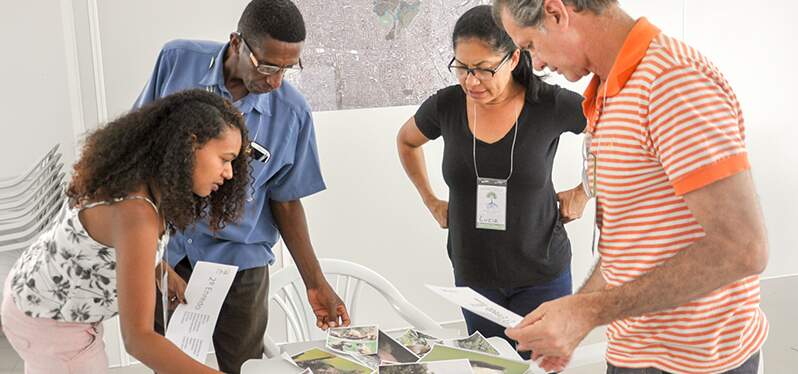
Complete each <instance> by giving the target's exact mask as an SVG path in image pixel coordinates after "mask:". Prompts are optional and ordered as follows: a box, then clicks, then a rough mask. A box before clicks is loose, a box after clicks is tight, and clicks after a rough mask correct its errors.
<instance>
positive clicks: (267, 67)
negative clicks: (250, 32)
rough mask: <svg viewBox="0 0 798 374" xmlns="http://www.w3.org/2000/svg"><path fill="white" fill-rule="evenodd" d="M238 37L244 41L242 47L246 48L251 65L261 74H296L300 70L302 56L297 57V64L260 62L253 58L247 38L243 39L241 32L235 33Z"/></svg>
mask: <svg viewBox="0 0 798 374" xmlns="http://www.w3.org/2000/svg"><path fill="white" fill-rule="evenodd" d="M237 34H238V37H239V38H241V41H242V42H243V43H244V47H246V48H247V50H248V51H249V60H250V61H251V62H252V65H253V66H254V67H255V70H257V72H258V73H260V74H262V75H276V74H280V73H284V74H287V75H291V74H298V73H299V72H301V71H302V69H303V67H302V58H300V59H299V64H298V66H297V65H289V66H277V65H271V64H261V63H260V61H258V59H257V58H255V54H254V53H252V47H250V46H249V43H247V40H246V39H244V36H243V35H241V33H237Z"/></svg>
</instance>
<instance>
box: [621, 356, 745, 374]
mask: <svg viewBox="0 0 798 374" xmlns="http://www.w3.org/2000/svg"><path fill="white" fill-rule="evenodd" d="M758 370H759V352H757V353H754V354H753V355H751V357H749V358H748V360H746V361H745V362H743V364H742V365H740V366H739V367H737V368H735V369H731V370H729V371H724V372H723V373H724V374H756V373H757V371H758ZM667 373H668V372H667V371H662V370H659V369H654V368H641V369H627V368H619V367H616V366H612V365H611V364H609V363H608V364H607V374H667Z"/></svg>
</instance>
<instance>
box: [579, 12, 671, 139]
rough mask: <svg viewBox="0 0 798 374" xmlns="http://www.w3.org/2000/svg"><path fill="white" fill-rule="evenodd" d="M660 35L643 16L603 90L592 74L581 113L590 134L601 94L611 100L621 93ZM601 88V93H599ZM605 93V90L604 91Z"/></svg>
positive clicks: (611, 70)
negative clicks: (585, 119) (652, 43)
mask: <svg viewBox="0 0 798 374" xmlns="http://www.w3.org/2000/svg"><path fill="white" fill-rule="evenodd" d="M659 34H660V30H659V28H657V26H654V25H653V24H652V23H651V22H649V21H648V20H647V19H646V18H645V17H642V18H640V19H639V20H637V22H636V23H635V25H634V27H633V28H632V30H631V31H630V32H629V35H627V36H626V40H624V42H623V46H622V47H621V51H620V52H619V53H618V56H616V57H615V62H614V63H613V64H612V68H611V69H610V73H609V75H608V76H607V81H606V82H605V84H606V87H604V86H602V85H601V78H599V76H597V75H595V74H593V79H592V80H591V81H590V84H589V85H588V86H587V89H585V94H584V97H585V100H584V101H583V102H582V110H583V111H584V114H585V118H587V119H588V129H587V130H588V131H592V130H593V127H594V126H595V123H596V120H597V119H598V118H596V117H597V115H598V112H597V107H596V106H597V105H598V102H599V100H601V101H603V100H604V99H605V97H604V93H605V92H606V95H607V96H608V97H612V96H615V95H617V94H618V93H619V92H621V89H623V87H624V86H626V82H628V81H629V78H631V77H632V73H634V71H635V70H636V69H637V65H639V64H640V61H642V60H643V57H645V56H646V52H647V51H648V47H649V45H650V44H651V41H652V40H654V38H655V37H656V36H657V35H659ZM599 88H601V90H599ZM605 90H606V91H605Z"/></svg>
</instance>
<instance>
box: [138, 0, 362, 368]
mask: <svg viewBox="0 0 798 374" xmlns="http://www.w3.org/2000/svg"><path fill="white" fill-rule="evenodd" d="M304 40H305V25H304V21H303V19H302V15H301V13H300V12H299V9H297V7H296V6H295V5H294V4H293V3H292V2H291V1H290V0H254V1H252V2H251V3H249V5H247V7H246V9H245V10H244V13H243V14H242V15H241V19H240V20H239V23H238V31H237V32H234V33H232V34H231V35H230V41H229V42H228V43H226V44H222V43H216V42H208V41H189V40H175V41H171V42H169V43H167V44H166V45H165V46H164V47H163V49H162V50H161V53H160V55H159V56H158V61H157V62H156V65H155V69H154V71H153V74H152V77H151V78H150V81H149V82H148V83H147V86H146V87H145V88H144V91H143V92H142V93H141V95H140V96H139V98H138V100H137V101H136V104H135V106H136V107H140V106H142V105H144V104H146V103H148V102H150V101H153V100H155V99H157V98H159V97H162V96H166V95H168V94H171V93H173V92H176V91H181V90H185V89H190V88H198V87H199V88H204V89H207V90H209V91H211V92H215V93H218V94H219V95H222V96H223V97H224V98H226V99H228V100H230V101H231V102H233V103H234V104H235V106H236V107H237V108H238V109H239V110H240V111H241V112H242V113H243V115H244V119H245V121H246V124H247V127H248V129H249V134H250V136H251V140H252V144H251V147H252V152H253V154H254V157H253V159H252V161H251V162H250V165H251V169H252V178H253V180H252V188H251V190H250V196H249V197H248V199H247V203H246V208H245V213H244V216H243V217H242V218H241V220H240V222H239V223H238V224H236V225H232V226H228V227H225V228H224V229H223V230H221V231H219V232H211V231H210V229H209V228H208V225H207V224H206V223H198V224H197V225H195V226H194V227H191V228H189V229H187V230H185V231H184V232H180V233H178V234H177V235H175V236H173V237H172V239H171V241H170V243H169V247H168V261H169V264H170V265H171V266H173V267H174V268H175V271H176V272H177V273H178V274H179V275H180V276H181V277H182V278H183V279H189V277H190V276H191V269H192V268H193V266H194V265H195V264H196V262H197V261H210V262H216V263H223V264H230V265H236V266H238V268H239V272H238V274H237V275H236V278H235V281H234V282H233V285H232V287H231V288H230V292H229V293H228V295H227V298H226V299H225V302H224V305H223V306H222V310H221V312H220V314H219V319H218V322H217V324H216V329H215V331H214V335H213V341H214V347H215V351H216V356H217V360H218V362H219V369H220V370H222V371H224V372H227V373H238V372H239V370H240V367H241V364H242V363H243V362H244V361H246V360H248V359H250V358H261V357H262V355H263V342H262V339H263V334H264V333H265V331H266V320H267V315H268V314H267V313H268V285H269V273H268V265H269V264H271V263H272V262H274V254H273V253H272V249H271V248H272V246H273V245H274V244H275V243H276V242H277V240H278V238H279V236H280V235H282V237H283V240H284V242H285V243H286V245H287V247H288V249H289V251H290V252H291V256H292V257H293V258H294V261H295V262H296V263H297V266H298V268H299V270H300V273H301V275H302V279H303V281H304V282H305V285H306V287H307V293H308V300H309V302H310V304H311V307H312V308H313V311H314V313H315V314H316V317H317V326H318V327H320V328H322V329H326V328H327V327H335V326H341V325H348V324H349V315H348V313H347V310H346V307H345V306H344V304H343V302H342V301H341V299H340V298H339V297H338V295H336V294H335V292H334V291H333V290H332V288H331V287H330V285H329V284H328V283H327V281H326V280H325V278H324V276H323V274H322V272H321V269H320V267H319V262H318V260H317V258H316V255H315V253H314V251H313V247H312V246H311V243H310V238H309V235H308V228H307V223H306V221H305V213H304V209H303V207H302V203H301V202H300V198H302V197H305V196H308V195H312V194H314V193H316V192H319V191H322V190H324V188H325V185H324V181H323V179H322V177H321V170H320V167H319V159H318V151H317V149H316V139H315V132H314V128H313V120H312V118H311V111H310V108H309V106H308V104H307V102H306V101H305V99H304V97H302V95H301V94H300V93H299V92H298V91H297V90H296V89H295V88H294V87H293V86H291V85H290V84H288V83H286V82H283V76H284V74H289V73H292V72H298V71H299V70H301V67H302V63H301V60H300V58H299V55H300V52H301V50H302V47H303V41H304ZM172 301H174V300H172ZM156 304H158V305H159V306H160V303H156ZM159 309H160V307H159ZM160 313H162V312H161V311H160V310H158V311H156V325H160V324H161V322H162V321H161V319H160V318H158V316H159V315H162V314H160ZM157 327H160V330H161V331H162V327H161V326H157Z"/></svg>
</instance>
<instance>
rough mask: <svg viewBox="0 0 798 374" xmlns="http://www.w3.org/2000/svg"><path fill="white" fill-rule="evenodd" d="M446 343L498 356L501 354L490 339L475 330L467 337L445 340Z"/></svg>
mask: <svg viewBox="0 0 798 374" xmlns="http://www.w3.org/2000/svg"><path fill="white" fill-rule="evenodd" d="M444 344H445V345H448V346H450V347H455V348H462V349H468V350H471V351H477V352H482V353H487V354H492V355H496V356H498V355H499V351H497V350H496V348H494V347H493V345H492V344H490V342H489V341H488V339H485V337H484V336H482V334H480V333H479V331H475V332H474V333H473V334H471V336H469V337H467V338H462V339H451V340H446V341H444Z"/></svg>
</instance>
